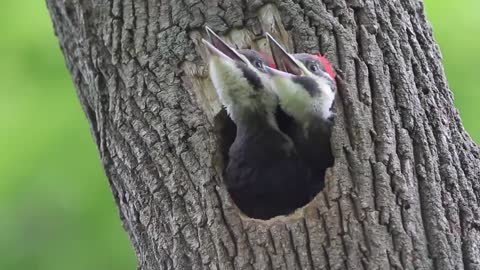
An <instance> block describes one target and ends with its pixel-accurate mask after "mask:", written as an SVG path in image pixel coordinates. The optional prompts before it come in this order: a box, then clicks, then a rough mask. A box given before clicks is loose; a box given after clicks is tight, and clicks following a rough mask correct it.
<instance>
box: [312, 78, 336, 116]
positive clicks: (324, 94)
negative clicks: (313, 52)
mask: <svg viewBox="0 0 480 270" xmlns="http://www.w3.org/2000/svg"><path fill="white" fill-rule="evenodd" d="M312 77H313V78H314V79H315V81H316V82H317V84H318V88H319V89H320V97H315V98H314V99H313V104H312V105H313V111H314V113H315V114H317V115H319V116H320V117H321V118H322V119H328V118H330V117H331V116H332V114H333V113H332V112H331V110H330V109H331V107H332V104H333V102H334V101H335V92H334V91H333V89H332V87H331V85H330V83H329V82H328V81H327V80H328V79H326V78H322V77H319V76H316V75H313V76H312Z"/></svg>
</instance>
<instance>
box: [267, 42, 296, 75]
mask: <svg viewBox="0 0 480 270" xmlns="http://www.w3.org/2000/svg"><path fill="white" fill-rule="evenodd" d="M267 40H268V44H270V50H271V51H272V56H273V61H275V64H276V65H277V68H278V69H279V70H282V71H285V72H289V73H292V74H294V75H297V76H301V75H303V71H302V68H301V67H300V66H299V65H298V64H297V62H296V61H295V60H294V59H293V57H292V56H291V55H290V54H289V53H288V52H287V51H286V50H285V49H284V48H283V47H282V46H281V45H280V44H279V43H278V42H277V41H276V40H275V39H274V38H273V37H272V36H271V35H270V34H269V33H267Z"/></svg>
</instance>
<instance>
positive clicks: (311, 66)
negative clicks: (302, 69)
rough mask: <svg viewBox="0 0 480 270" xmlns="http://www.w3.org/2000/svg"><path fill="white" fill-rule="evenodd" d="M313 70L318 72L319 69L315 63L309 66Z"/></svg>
mask: <svg viewBox="0 0 480 270" xmlns="http://www.w3.org/2000/svg"><path fill="white" fill-rule="evenodd" d="M309 69H310V71H311V72H317V71H318V70H319V67H318V66H317V65H315V64H312V65H310V67H309Z"/></svg>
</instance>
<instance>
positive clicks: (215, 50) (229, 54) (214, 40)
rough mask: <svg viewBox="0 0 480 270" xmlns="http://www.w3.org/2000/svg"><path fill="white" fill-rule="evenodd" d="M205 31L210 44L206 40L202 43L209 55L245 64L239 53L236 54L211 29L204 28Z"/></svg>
mask: <svg viewBox="0 0 480 270" xmlns="http://www.w3.org/2000/svg"><path fill="white" fill-rule="evenodd" d="M205 30H206V31H207V34H208V37H209V38H210V42H211V43H210V42H208V41H206V40H203V43H204V44H205V45H207V48H208V50H209V51H210V53H212V54H215V55H218V56H221V57H226V58H228V59H231V60H233V61H236V62H241V63H245V61H244V60H243V59H242V58H241V57H240V55H239V53H237V51H236V50H235V49H233V48H232V47H230V46H229V45H228V44H227V43H225V41H223V40H222V39H221V38H220V37H219V36H218V35H217V34H215V32H213V30H212V29H210V28H209V27H208V26H206V27H205ZM219 53H220V54H219Z"/></svg>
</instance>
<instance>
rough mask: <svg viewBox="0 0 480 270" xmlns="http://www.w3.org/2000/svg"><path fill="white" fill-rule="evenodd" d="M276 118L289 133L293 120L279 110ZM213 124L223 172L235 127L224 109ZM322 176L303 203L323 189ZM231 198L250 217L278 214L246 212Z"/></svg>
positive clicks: (258, 217) (269, 216)
mask: <svg viewBox="0 0 480 270" xmlns="http://www.w3.org/2000/svg"><path fill="white" fill-rule="evenodd" d="M276 120H277V123H278V125H279V128H280V130H282V131H283V132H285V133H287V134H289V132H292V130H293V128H294V127H293V124H292V123H293V120H292V119H291V118H290V117H289V116H288V115H286V114H285V113H283V112H282V111H281V110H278V111H277V115H276ZM214 126H215V131H216V135H217V136H216V137H217V142H218V149H219V150H220V156H221V161H222V164H221V168H222V171H223V173H225V170H226V167H227V165H228V161H229V155H228V153H229V149H230V146H231V145H232V144H233V142H234V141H235V137H236V132H237V128H236V125H235V123H234V122H233V121H232V120H231V119H230V117H229V116H228V114H227V112H226V110H225V109H222V110H221V111H220V112H219V113H218V114H217V115H216V116H215V118H214ZM332 165H333V162H332ZM323 177H324V175H322V179H321V182H322V185H321V186H318V185H317V186H316V187H315V188H314V189H315V191H314V192H313V193H312V195H311V196H310V198H309V199H308V201H306V202H305V204H304V205H306V204H308V203H309V202H310V201H311V200H312V199H313V198H314V197H315V196H316V195H317V194H318V193H319V192H320V191H321V190H322V189H323V186H324V185H323V181H324V179H323ZM224 179H225V178H224ZM230 195H232V194H231V193H230ZM293 195H294V194H292V196H293ZM232 199H233V201H234V202H235V204H236V205H237V207H238V208H239V209H240V210H241V211H242V212H243V213H244V214H245V215H247V216H249V217H251V218H257V219H270V218H272V217H275V216H278V215H279V214H277V213H263V214H260V215H250V214H249V213H248V211H245V209H242V203H241V202H240V200H239V199H238V198H235V197H234V196H232ZM240 199H242V198H240ZM251 199H254V200H256V199H257V198H251ZM304 205H303V206H304ZM259 207H261V206H259ZM296 208H298V207H294V208H289V209H285V214H290V213H292V212H293V211H295V210H296Z"/></svg>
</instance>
